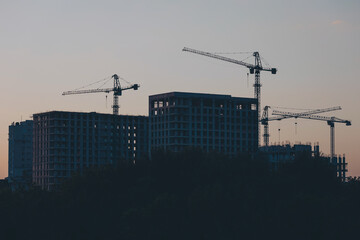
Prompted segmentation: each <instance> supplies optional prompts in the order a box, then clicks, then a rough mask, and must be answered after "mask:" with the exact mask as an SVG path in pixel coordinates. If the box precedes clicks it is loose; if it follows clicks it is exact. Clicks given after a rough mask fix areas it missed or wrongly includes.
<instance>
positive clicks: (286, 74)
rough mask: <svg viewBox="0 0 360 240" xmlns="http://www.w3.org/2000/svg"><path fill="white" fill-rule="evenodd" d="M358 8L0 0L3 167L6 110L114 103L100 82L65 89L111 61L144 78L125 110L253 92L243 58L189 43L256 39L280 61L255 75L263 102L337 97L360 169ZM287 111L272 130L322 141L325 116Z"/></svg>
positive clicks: (288, 103)
mask: <svg viewBox="0 0 360 240" xmlns="http://www.w3.org/2000/svg"><path fill="white" fill-rule="evenodd" d="M359 11H360V1H358V0H348V1H340V0H337V1H335V0H333V1H314V0H312V1H308V0H302V1H288V0H287V1H285V0H284V1H280V0H273V1H265V0H263V1H256V0H251V1H250V0H249V1H245V0H238V1H196V0H191V1H188V0H183V1H119V0H118V1H90V0H87V1H76V0H71V1H68V0H63V1H55V0H54V1H50V0H46V1H45V0H33V1H16V0H14V1H5V0H0V66H1V71H0V80H1V94H0V112H1V118H0V178H4V177H6V176H7V161H8V126H9V125H10V124H11V122H13V121H20V120H21V118H22V119H23V120H26V119H29V116H31V115H32V114H33V113H38V112H44V111H48V110H69V111H85V112H86V111H97V112H105V113H111V109H110V108H109V107H108V108H106V102H105V94H92V95H91V94H90V95H89V94H88V95H78V96H76V95H75V96H66V97H64V96H61V93H62V92H63V91H66V90H72V89H75V88H78V87H81V86H83V85H86V84H89V83H92V82H95V81H97V80H100V79H102V78H105V77H107V76H111V75H112V74H114V73H117V74H118V75H119V76H122V77H124V78H125V79H127V80H128V81H130V82H132V83H139V84H140V85H141V88H140V89H139V91H137V92H134V91H127V92H124V95H123V96H122V97H121V98H120V104H121V108H120V113H122V114H140V115H147V106H148V105H147V100H148V96H149V95H151V94H157V93H162V92H169V91H187V92H205V93H219V94H231V95H233V96H239V97H252V96H253V88H252V84H253V76H251V79H250V84H249V87H248V86H247V81H246V73H247V72H248V70H247V69H246V68H244V67H242V66H238V65H234V64H231V63H226V62H221V61H218V60H215V59H210V58H206V57H202V56H197V55H194V54H191V53H185V52H182V51H181V49H182V48H183V47H184V46H186V47H190V48H195V49H199V50H204V51H210V52H239V51H241V52H244V51H245V52H248V51H259V52H260V54H261V55H262V56H263V57H264V58H265V59H266V60H267V62H269V63H270V64H271V66H273V67H277V68H278V70H279V71H278V74H277V75H271V74H268V73H267V72H264V73H263V74H262V76H261V81H262V84H263V87H262V106H265V105H273V106H284V107H292V108H325V107H331V106H338V105H340V106H342V108H343V110H342V111H337V112H334V113H333V114H327V115H328V116H332V115H335V116H337V117H340V118H344V119H350V120H352V123H353V126H351V127H346V126H345V125H343V124H337V125H336V127H335V131H336V153H338V154H342V153H345V154H346V156H347V161H348V162H349V169H350V175H353V176H360V162H359V160H360V143H359V134H360V127H359V122H360V111H359V110H360V107H359V105H360V95H359V93H358V91H359V90H360V83H359V68H360V47H359V43H360V15H359ZM229 57H234V58H238V59H241V58H242V57H243V56H242V55H231V56H229ZM109 97H110V98H109V100H111V99H112V96H111V95H109ZM110 105H111V104H110V101H109V102H108V106H110ZM294 122H295V121H294V120H286V121H282V122H275V123H270V130H271V137H270V142H274V141H277V140H278V133H277V129H278V128H279V127H280V128H281V141H285V140H289V141H291V142H294V141H302V142H320V149H321V150H322V152H324V153H325V154H328V153H329V127H328V126H327V125H326V122H317V121H310V120H298V133H297V134H295V128H294Z"/></svg>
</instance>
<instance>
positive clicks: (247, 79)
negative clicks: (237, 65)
mask: <svg viewBox="0 0 360 240" xmlns="http://www.w3.org/2000/svg"><path fill="white" fill-rule="evenodd" d="M247 88H249V73H247Z"/></svg>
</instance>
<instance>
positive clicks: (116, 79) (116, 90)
mask: <svg viewBox="0 0 360 240" xmlns="http://www.w3.org/2000/svg"><path fill="white" fill-rule="evenodd" d="M111 78H113V79H114V87H113V88H97V89H88V90H75V91H67V92H63V93H62V95H64V96H65V95H73V94H86V93H99V92H105V93H110V92H114V98H113V105H112V108H113V114H114V115H119V108H120V107H119V96H121V95H122V91H124V90H128V89H134V90H138V88H139V87H140V85H139V84H132V85H131V86H128V87H124V88H122V87H121V85H120V81H119V76H118V75H117V74H114V75H112V77H111Z"/></svg>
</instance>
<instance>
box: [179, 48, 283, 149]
mask: <svg viewBox="0 0 360 240" xmlns="http://www.w3.org/2000/svg"><path fill="white" fill-rule="evenodd" d="M183 51H185V52H191V53H195V54H199V55H202V56H206V57H211V58H215V59H218V60H222V61H225V62H231V63H234V64H238V65H241V66H244V67H247V68H249V71H250V74H255V83H254V98H256V100H257V109H256V111H257V119H258V120H259V122H260V109H261V83H260V72H261V71H269V72H271V73H272V74H276V72H277V69H276V68H267V67H263V66H262V64H261V58H260V54H259V52H254V53H253V56H254V57H255V64H250V63H246V62H243V61H239V60H235V59H231V58H228V57H223V56H219V55H216V54H213V53H209V52H204V51H199V50H195V49H191V48H187V47H184V48H183ZM259 136H260V127H259V125H258V145H259V140H260V138H259Z"/></svg>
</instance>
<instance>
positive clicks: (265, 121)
mask: <svg viewBox="0 0 360 240" xmlns="http://www.w3.org/2000/svg"><path fill="white" fill-rule="evenodd" d="M270 108H271V107H270V106H265V107H264V111H263V114H262V117H261V120H260V122H261V125H263V126H264V135H263V137H264V145H265V146H269V137H270V135H269V121H274V120H282V119H285V118H298V117H301V116H308V115H311V114H315V113H324V112H331V111H336V110H341V107H340V106H337V107H330V108H324V109H314V110H309V111H306V112H300V113H292V112H283V111H278V110H273V115H280V116H276V117H269V109H270ZM274 113H276V114H274Z"/></svg>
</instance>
